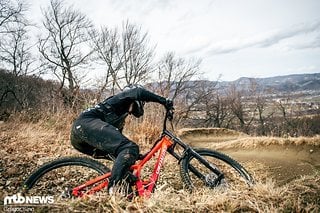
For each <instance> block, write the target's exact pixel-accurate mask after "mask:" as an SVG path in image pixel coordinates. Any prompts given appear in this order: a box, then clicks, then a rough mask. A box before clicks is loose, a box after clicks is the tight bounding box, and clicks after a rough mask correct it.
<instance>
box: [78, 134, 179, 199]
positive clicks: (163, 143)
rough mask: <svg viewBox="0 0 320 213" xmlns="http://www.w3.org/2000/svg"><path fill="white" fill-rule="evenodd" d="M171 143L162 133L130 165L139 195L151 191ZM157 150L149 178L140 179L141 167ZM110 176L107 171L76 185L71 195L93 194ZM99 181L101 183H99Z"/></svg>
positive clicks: (103, 186)
mask: <svg viewBox="0 0 320 213" xmlns="http://www.w3.org/2000/svg"><path fill="white" fill-rule="evenodd" d="M172 145H173V141H172V140H171V139H170V138H169V137H168V136H166V135H165V134H163V135H162V136H161V138H160V140H158V141H157V142H156V144H155V145H154V146H153V148H152V149H151V150H150V151H149V152H148V153H147V154H146V156H145V157H144V158H143V159H141V160H140V161H138V162H137V163H136V164H134V165H132V166H131V169H130V170H131V171H132V173H133V175H134V176H135V177H136V178H137V180H136V182H135V186H136V188H137V191H138V195H139V196H146V197H149V196H150V194H151V192H152V191H153V189H154V187H155V183H156V182H157V180H158V178H159V175H160V170H161V167H162V165H163V162H164V158H165V155H166V153H167V150H168V149H169V148H170V147H171V146H172ZM158 151H160V152H159V155H158V159H157V162H156V164H155V166H154V169H153V172H152V173H151V176H150V178H149V180H147V181H144V180H141V178H140V177H141V173H142V169H143V168H144V165H145V164H146V163H147V162H148V161H149V160H150V159H151V158H152V157H153V156H155V154H156V153H157V152H158ZM110 176H111V172H108V173H106V174H104V175H101V176H98V177H96V178H94V179H92V180H89V181H87V182H86V183H84V184H82V185H80V186H77V187H75V188H73V190H72V195H74V196H78V197H82V196H84V195H86V194H93V193H95V192H97V191H100V190H101V189H103V188H105V187H107V186H108V178H109V177H110ZM99 182H101V183H99ZM97 183H99V184H98V185H96V186H94V187H93V188H91V189H90V190H88V191H87V192H86V193H83V192H82V191H83V190H84V189H86V188H88V187H90V186H93V185H95V184H97Z"/></svg>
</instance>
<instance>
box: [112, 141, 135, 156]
mask: <svg viewBox="0 0 320 213" xmlns="http://www.w3.org/2000/svg"><path fill="white" fill-rule="evenodd" d="M120 153H121V154H130V155H132V156H133V157H134V158H135V159H137V158H138V156H139V146H138V145H137V144H136V143H134V142H131V141H128V142H127V143H125V144H122V145H121V146H120V147H119V148H118V150H117V155H119V154H120Z"/></svg>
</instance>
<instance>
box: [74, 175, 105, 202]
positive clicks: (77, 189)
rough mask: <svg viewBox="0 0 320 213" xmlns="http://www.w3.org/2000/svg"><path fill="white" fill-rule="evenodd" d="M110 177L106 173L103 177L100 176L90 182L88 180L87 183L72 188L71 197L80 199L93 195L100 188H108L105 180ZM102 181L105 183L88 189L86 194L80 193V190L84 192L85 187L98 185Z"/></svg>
mask: <svg viewBox="0 0 320 213" xmlns="http://www.w3.org/2000/svg"><path fill="white" fill-rule="evenodd" d="M110 176H111V172H108V173H106V174H104V175H100V176H98V177H96V178H94V179H92V180H89V181H87V182H85V183H84V184H82V185H80V186H77V187H75V188H73V190H72V195H74V196H76V197H82V196H83V195H84V194H93V193H95V192H97V191H99V190H101V189H102V188H104V187H106V186H108V179H107V178H108V177H110ZM102 180H105V181H103V182H102V183H101V184H99V185H97V186H95V187H94V188H92V189H90V190H89V191H88V192H87V193H83V192H82V190H84V189H85V188H86V187H88V186H91V185H93V184H95V183H98V182H100V181H102Z"/></svg>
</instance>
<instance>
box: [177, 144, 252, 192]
mask: <svg viewBox="0 0 320 213" xmlns="http://www.w3.org/2000/svg"><path fill="white" fill-rule="evenodd" d="M194 151H196V152H197V153H198V154H199V155H200V158H203V159H205V160H206V161H207V162H208V163H209V165H210V166H205V164H204V163H203V162H201V160H200V159H199V158H198V157H197V156H196V155H194V154H192V152H190V153H188V154H187V155H186V156H185V157H184V158H183V160H182V161H181V163H180V175H181V178H182V181H183V182H184V185H185V186H186V188H187V189H188V190H189V191H192V190H194V189H195V188H200V187H204V186H205V187H210V188H213V187H216V186H222V185H223V186H230V185H234V184H236V183H237V184H238V183H245V184H249V185H250V184H252V183H253V178H252V177H251V175H250V174H249V173H248V172H247V171H246V169H245V168H244V167H243V166H242V165H240V164H239V163H238V162H237V161H235V160H233V159H232V158H230V157H229V156H227V155H225V154H222V153H220V152H217V151H214V150H210V149H195V150H194Z"/></svg>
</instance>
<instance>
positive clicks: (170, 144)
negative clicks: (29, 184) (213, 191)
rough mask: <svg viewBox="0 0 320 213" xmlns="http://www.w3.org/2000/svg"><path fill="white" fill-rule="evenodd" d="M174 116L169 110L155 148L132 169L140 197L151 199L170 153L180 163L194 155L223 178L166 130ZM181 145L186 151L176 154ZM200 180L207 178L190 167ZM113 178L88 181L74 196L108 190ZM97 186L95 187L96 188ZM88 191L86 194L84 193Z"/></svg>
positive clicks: (108, 174) (105, 176) (215, 171)
mask: <svg viewBox="0 0 320 213" xmlns="http://www.w3.org/2000/svg"><path fill="white" fill-rule="evenodd" d="M172 115H173V111H170V110H167V113H166V116H165V119H164V123H163V131H162V134H161V136H160V138H159V139H158V140H157V141H156V142H155V144H154V145H153V147H152V148H151V150H150V151H149V152H147V153H146V154H145V155H144V156H143V157H142V158H141V159H140V160H138V161H137V162H136V163H135V164H134V165H132V166H131V167H130V171H131V172H132V174H133V175H134V176H135V177H136V181H135V187H136V190H137V192H138V195H139V196H142V197H149V196H150V195H151V193H152V191H153V190H154V188H155V184H156V182H157V180H158V178H159V175H160V170H161V167H162V166H163V162H164V159H165V156H166V153H167V152H168V153H170V154H171V155H172V156H173V157H174V158H176V159H177V160H178V162H180V161H181V160H182V159H183V158H184V156H185V155H186V154H192V156H193V157H194V158H196V159H198V160H199V161H200V162H201V163H203V164H204V165H205V166H206V167H208V168H210V169H211V170H212V171H213V172H214V173H215V174H217V175H218V176H219V177H222V176H223V173H221V172H220V171H219V170H218V169H216V168H215V167H214V166H213V165H211V164H210V163H209V162H208V161H207V160H206V159H204V158H202V157H201V156H200V155H199V154H198V153H197V152H196V151H194V150H193V149H192V148H191V147H190V146H189V145H187V144H185V143H183V142H182V141H181V140H180V139H179V138H178V137H176V136H175V135H174V134H172V133H171V132H170V131H168V130H167V128H166V123H167V120H168V119H169V120H171V119H172ZM176 145H179V146H180V147H182V149H183V150H184V151H183V153H182V154H178V153H176V152H175V151H174V150H175V147H176ZM157 152H159V154H158V158H157V161H156V163H155V166H154V169H153V172H152V173H151V175H150V177H149V179H148V180H142V179H141V174H142V170H143V168H144V166H145V164H146V163H147V162H148V161H149V160H150V159H151V158H153V157H154V156H155V155H156V153H157ZM189 169H190V170H191V171H192V172H193V173H194V174H195V175H196V176H197V177H198V178H200V179H202V180H204V179H205V177H204V176H203V175H202V174H201V173H199V172H198V171H197V170H196V169H195V168H193V167H192V166H191V165H190V168H189ZM110 176H111V172H108V173H106V174H103V175H100V176H98V177H96V178H94V179H92V180H89V181H87V182H86V183H84V184H82V185H80V186H77V187H75V188H73V189H72V195H73V196H76V197H82V196H85V195H89V194H94V193H95V192H98V191H100V190H102V189H103V188H106V187H107V186H108V178H109V177H110ZM94 185H95V186H94ZM89 187H92V188H91V189H89V190H86V192H85V193H84V192H83V191H84V190H85V189H88V188H89Z"/></svg>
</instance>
